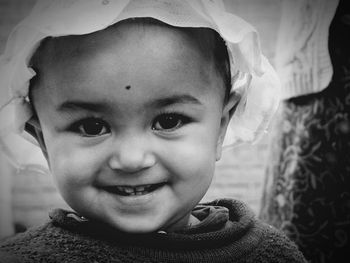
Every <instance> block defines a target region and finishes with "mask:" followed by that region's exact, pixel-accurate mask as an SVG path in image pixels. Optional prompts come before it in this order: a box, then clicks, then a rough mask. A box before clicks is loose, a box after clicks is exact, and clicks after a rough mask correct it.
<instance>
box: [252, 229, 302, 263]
mask: <svg viewBox="0 0 350 263" xmlns="http://www.w3.org/2000/svg"><path fill="white" fill-rule="evenodd" d="M262 227H263V228H264V229H266V230H264V232H265V237H264V238H263V239H262V240H261V243H260V245H259V246H258V247H257V248H256V249H255V250H254V251H253V252H252V254H251V257H249V260H248V261H247V263H256V262H261V263H264V262H266V263H307V261H306V259H305V257H304V256H303V254H302V253H301V252H300V250H299V249H298V247H297V246H296V244H295V243H294V242H293V241H291V240H290V239H289V238H288V237H287V236H286V235H284V234H283V233H282V232H280V231H279V230H277V229H276V228H274V227H272V226H270V225H267V224H262Z"/></svg>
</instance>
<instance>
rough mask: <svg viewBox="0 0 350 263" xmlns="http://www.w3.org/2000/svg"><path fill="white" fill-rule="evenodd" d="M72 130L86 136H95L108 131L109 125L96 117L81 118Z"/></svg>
mask: <svg viewBox="0 0 350 263" xmlns="http://www.w3.org/2000/svg"><path fill="white" fill-rule="evenodd" d="M72 130H73V131H75V132H77V133H79V134H81V135H82V136H86V137H96V136H102V135H104V134H107V133H110V128H109V125H108V124H107V123H106V122H105V121H103V120H101V119H97V118H88V119H83V120H81V121H79V122H78V123H76V124H75V125H74V126H73V128H72Z"/></svg>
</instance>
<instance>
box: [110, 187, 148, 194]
mask: <svg viewBox="0 0 350 263" xmlns="http://www.w3.org/2000/svg"><path fill="white" fill-rule="evenodd" d="M149 187H150V185H141V186H136V187H132V186H117V189H118V190H119V191H121V192H125V193H128V194H132V193H135V192H144V191H146V190H147V189H148V188H149Z"/></svg>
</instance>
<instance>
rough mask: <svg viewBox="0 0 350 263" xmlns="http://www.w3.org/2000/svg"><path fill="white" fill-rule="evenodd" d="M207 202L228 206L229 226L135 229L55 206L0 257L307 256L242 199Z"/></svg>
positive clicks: (220, 259)
mask: <svg viewBox="0 0 350 263" xmlns="http://www.w3.org/2000/svg"><path fill="white" fill-rule="evenodd" d="M205 205H208V206H213V205H215V206H223V207H226V208H228V210H229V220H230V222H229V223H230V224H229V227H223V228H220V229H218V230H213V229H212V230H211V231H209V232H206V233H190V232H181V233H180V232H177V233H161V232H158V233H152V234H139V235H135V234H133V235H131V234H126V233H122V232H119V231H116V230H113V229H111V228H108V227H106V226H104V225H101V224H98V223H96V222H91V221H87V220H84V219H81V218H80V217H79V216H78V215H76V214H73V213H67V212H63V210H57V211H56V212H55V213H53V214H52V216H51V217H52V219H51V221H50V222H49V223H47V224H45V225H44V226H41V227H38V228H33V229H30V230H28V231H27V232H25V233H22V234H18V235H16V236H14V237H12V238H9V239H7V240H5V241H4V242H2V243H1V244H0V262H100V263H101V262H143V263H145V262H202V263H205V262H210V263H214V262H237V263H238V262H252V263H253V262H254V263H258V262H269V263H272V262H276V263H277V262H279V263H283V262H286V263H287V262H288V263H292V262H306V261H305V259H304V257H303V255H302V254H301V253H300V252H299V250H298V249H297V247H296V246H295V244H294V243H292V242H291V241H290V240H289V239H288V238H287V237H286V236H285V235H284V234H282V233H281V232H279V231H278V230H276V229H274V228H273V227H271V226H269V225H267V224H264V223H262V222H261V221H259V220H257V219H256V218H255V217H254V215H253V213H252V212H251V211H250V210H249V209H248V208H247V207H246V206H245V205H244V204H243V203H241V202H239V201H235V200H228V199H222V200H217V201H214V202H212V203H208V204H205ZM226 226H227V225H226ZM16 260H17V261H16Z"/></svg>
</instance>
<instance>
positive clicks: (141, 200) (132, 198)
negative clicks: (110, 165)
mask: <svg viewBox="0 0 350 263" xmlns="http://www.w3.org/2000/svg"><path fill="white" fill-rule="evenodd" d="M165 186H166V185H162V186H160V187H159V188H157V189H155V190H154V191H152V192H149V193H147V194H144V195H118V194H114V193H112V192H107V193H108V194H110V195H112V196H113V197H114V198H116V199H117V201H118V202H119V203H120V204H122V205H125V206H144V205H145V204H147V203H150V202H152V201H153V200H154V199H155V197H156V196H157V195H159V194H160V192H161V191H162V190H164V187H165Z"/></svg>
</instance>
